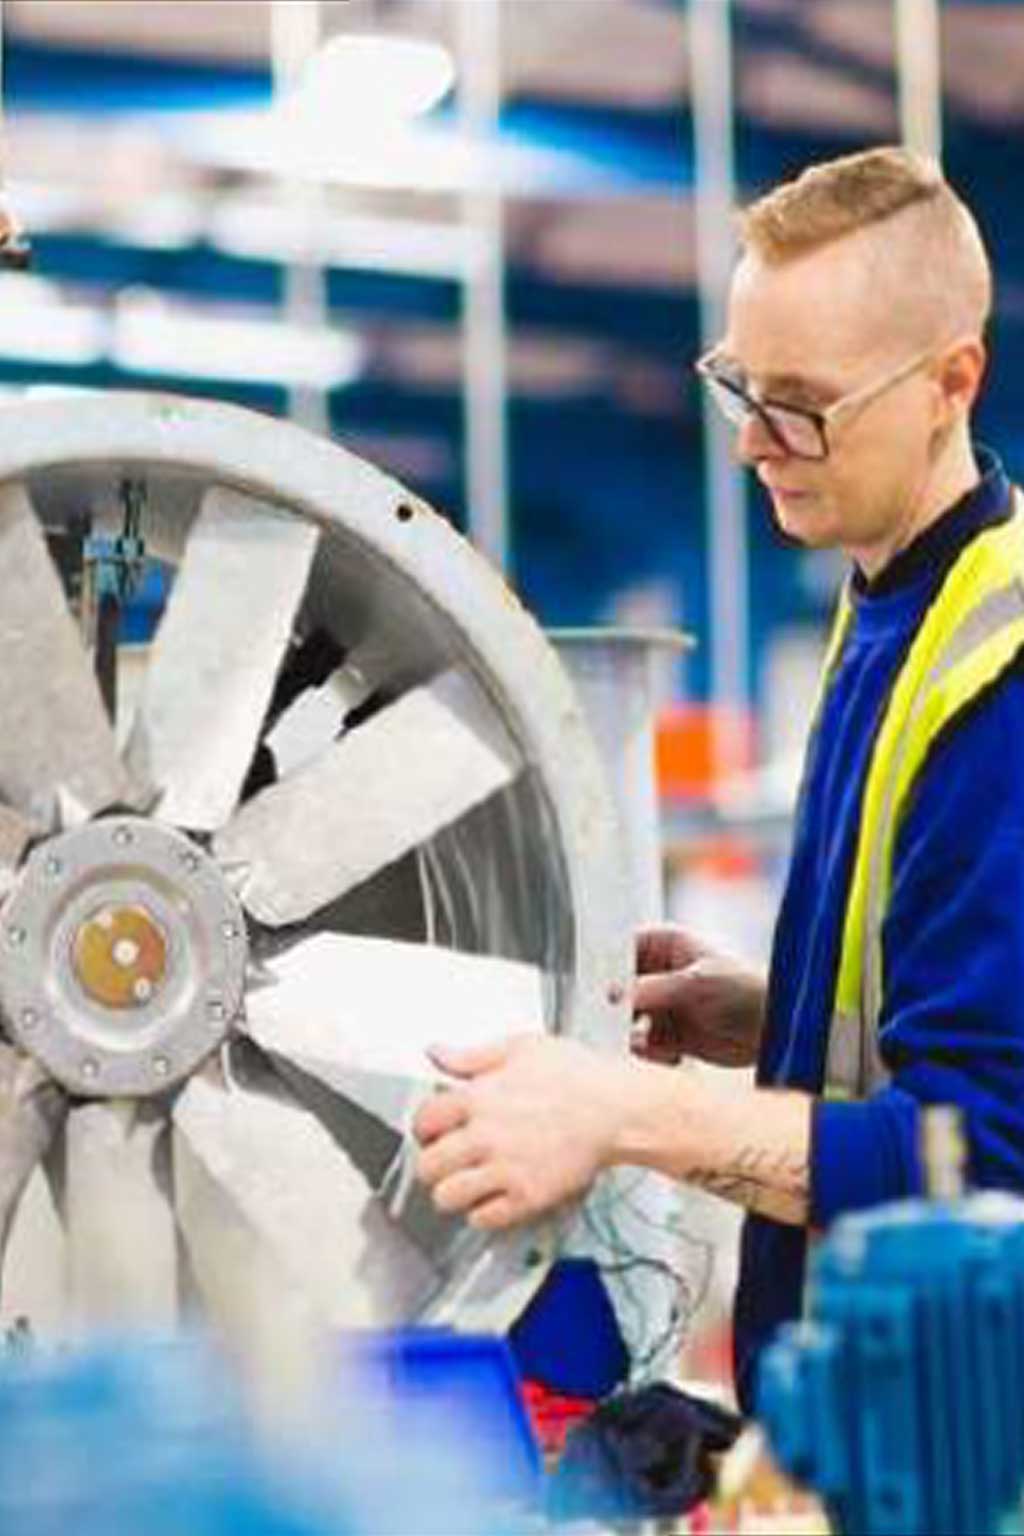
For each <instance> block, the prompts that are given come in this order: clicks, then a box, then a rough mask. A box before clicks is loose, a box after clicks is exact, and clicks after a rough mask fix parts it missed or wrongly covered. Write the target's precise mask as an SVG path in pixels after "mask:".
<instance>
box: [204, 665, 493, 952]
mask: <svg viewBox="0 0 1024 1536" xmlns="http://www.w3.org/2000/svg"><path fill="white" fill-rule="evenodd" d="M521 766H522V760H521V757H520V755H519V753H518V751H517V749H516V747H515V745H514V743H513V742H512V740H511V738H510V737H509V736H508V734H507V733H506V732H505V730H504V728H503V727H502V726H501V724H500V722H499V720H498V718H497V716H496V714H495V712H494V710H493V709H492V708H491V706H490V705H488V704H487V703H486V701H483V700H482V698H481V696H480V694H479V692H478V690H477V689H476V688H475V686H474V685H473V683H472V682H471V680H470V679H469V678H468V677H466V676H464V675H462V674H460V673H458V672H446V673H444V675H443V676H441V677H439V678H437V679H435V680H434V681H433V682H431V683H429V684H427V685H425V686H423V687H420V688H414V689H412V690H411V691H410V692H409V693H406V694H404V695H403V696H402V697H401V698H400V699H397V700H396V701H395V703H393V704H390V705H388V706H387V707H386V708H384V709H382V710H381V711H380V713H379V714H376V715H373V716H371V718H370V719H369V720H367V721H365V722H364V723H363V724H362V725H360V726H358V727H357V728H356V729H355V730H353V731H351V732H349V733H348V734H347V735H346V736H344V737H343V738H342V740H341V741H339V742H337V743H336V744H335V745H334V746H333V747H331V748H330V749H329V750H328V751H327V752H325V753H324V754H323V755H322V756H321V757H319V758H318V759H316V760H315V761H314V762H312V763H309V764H307V765H306V766H305V767H303V768H301V769H300V770H299V771H298V772H297V773H295V774H294V775H293V776H292V777H291V778H289V779H286V780H284V781H283V782H282V783H280V784H275V785H273V786H271V788H269V789H265V790H264V791H263V793H262V794H259V795H256V796H255V797H254V799H252V800H250V801H249V802H248V803H247V804H246V805H244V806H242V808H241V810H239V811H238V813H237V815H235V816H234V817H233V818H232V820H231V821H230V822H229V824H228V825H227V826H226V827H225V828H224V830H223V831H222V832H221V833H219V834H218V836H217V837H216V838H215V840H214V851H215V853H216V854H217V856H218V857H219V858H220V859H222V860H223V861H225V862H227V863H232V864H238V865H243V866H246V877H245V879H244V880H243V881H242V883H241V890H240V895H241V899H242V901H243V903H244V904H245V906H246V907H247V909H248V910H249V912H250V913H251V914H252V915H253V916H254V917H256V918H257V919H259V921H260V922H263V923H267V924H268V925H269V926H271V927H276V926H280V925H282V924H284V923H291V922H298V921H300V920H301V919H302V918H305V917H308V916H309V915H310V913H311V912H315V911H316V910H317V908H318V907H322V906H325V905H326V904H327V903H328V902H329V901H332V900H333V899H334V898H335V897H338V896H341V895H343V894H344V892H346V891H348V890H351V889H352V887H353V886H356V885H358V884H359V883H360V882H361V881H363V880H365V879H367V878H368V877H369V876H370V875H372V874H375V873H376V872H377V871H378V870H380V869H383V868H384V867H385V866H386V865H388V864H391V863H393V862H394V860H396V859H398V858H400V857H401V855H402V854H404V853H408V852H409V850H410V849H412V848H415V847H417V846H419V844H421V843H424V842H426V841H427V840H428V839H429V838H431V837H433V836H434V835H435V834H436V833H437V832H439V831H440V830H441V828H442V827H446V826H449V825H450V824H451V823H453V822H455V821H457V820H458V819H459V817H461V816H463V815H465V814H466V812H467V811H469V810H471V809H472V807H473V806H475V805H478V804H479V803H480V802H481V801H483V800H486V799H487V798H488V797H489V796H490V795H492V794H494V793H496V792H497V791H498V790H500V789H503V788H504V787H505V786H506V785H507V784H509V783H511V781H512V780H513V779H514V778H515V777H516V775H517V774H518V772H519V771H520V768H521Z"/></svg>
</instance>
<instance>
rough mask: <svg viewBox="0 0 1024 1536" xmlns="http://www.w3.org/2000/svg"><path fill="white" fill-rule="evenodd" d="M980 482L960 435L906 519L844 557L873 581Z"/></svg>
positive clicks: (969, 449)
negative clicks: (883, 534)
mask: <svg viewBox="0 0 1024 1536" xmlns="http://www.w3.org/2000/svg"><path fill="white" fill-rule="evenodd" d="M980 479H981V471H980V470H979V469H978V462H977V459H976V458H975V456H974V448H973V446H972V444H971V440H970V436H969V434H968V433H967V432H966V431H964V432H963V433H962V434H958V435H957V437H956V438H955V439H952V440H951V441H950V442H949V443H948V444H947V445H946V448H945V449H944V451H943V452H942V454H941V455H940V456H939V458H937V459H936V461H935V464H934V465H933V467H932V472H931V474H930V475H929V476H928V478H927V480H926V481H925V483H924V485H923V486H922V487H921V490H920V492H919V493H918V495H917V496H916V497H915V498H914V501H913V502H912V503H911V505H910V506H908V508H907V510H906V515H905V516H904V518H903V519H902V520H901V521H900V522H899V523H897V524H895V525H894V526H893V528H892V529H891V531H890V532H889V534H888V535H887V536H886V537H885V538H884V539H881V540H879V541H878V542H877V543H874V544H871V545H869V546H866V547H862V548H859V549H849V550H847V551H846V553H847V554H848V555H849V556H850V558H851V559H852V560H853V561H854V563H855V564H856V565H857V566H858V567H859V568H860V570H861V571H862V572H863V574H864V576H865V577H866V578H867V580H868V581H874V580H875V579H876V578H877V577H878V576H879V575H881V573H882V571H884V570H885V568H886V566H887V565H889V564H890V562H891V561H892V560H894V559H895V558H896V556H897V555H898V554H900V553H901V551H902V550H904V549H907V548H908V547H909V546H910V545H911V544H912V543H913V542H914V540H915V539H916V538H917V537H918V536H919V535H920V534H922V533H923V532H924V531H925V529H926V528H930V527H931V525H932V524H933V523H936V522H938V520H939V518H940V517H942V515H943V514H944V513H945V512H948V511H949V509H950V508H951V507H955V506H956V504H957V502H958V501H960V500H961V498H962V497H964V496H966V495H967V493H968V491H971V490H973V489H974V487H975V486H976V485H977V484H978V481H979V480H980Z"/></svg>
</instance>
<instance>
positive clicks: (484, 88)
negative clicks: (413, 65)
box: [454, 0, 509, 570]
mask: <svg viewBox="0 0 1024 1536" xmlns="http://www.w3.org/2000/svg"><path fill="white" fill-rule="evenodd" d="M454 3H455V18H456V21H457V24H458V56H459V106H460V112H461V118H462V124H463V129H464V131H465V133H466V136H467V138H468V139H469V140H470V142H472V143H473V144H475V145H476V147H477V151H478V153H477V157H476V164H475V167H474V173H473V175H472V177H471V180H470V184H469V186H468V187H467V188H466V192H465V194H464V196H463V200H462V216H463V220H464V223H465V227H466V229H467V230H468V231H470V233H471V235H473V236H475V240H474V241H473V245H472V255H471V258H470V260H469V264H468V267H467V271H466V277H465V283H464V287H463V293H462V341H463V387H464V396H465V418H464V420H465V439H466V450H465V470H466V473H465V479H466V504H467V525H466V528H467V532H468V534H469V537H470V538H471V539H472V541H473V543H474V544H475V545H476V547H477V548H478V549H479V550H480V552H481V553H482V554H483V555H485V556H486V557H487V559H488V560H490V561H491V562H492V564H494V565H496V566H497V567H498V568H499V570H504V569H505V568H506V566H507V564H508V554H509V532H508V425H507V415H506V412H507V406H506V387H507V362H506V352H507V342H506V324H505V286H504V232H503V226H504V218H503V206H502V188H501V184H500V181H499V179H498V177H497V176H496V175H492V174H488V173H487V166H486V160H485V156H486V153H487V149H488V147H489V146H490V145H492V144H493V143H494V142H495V140H496V137H497V129H498V119H499V115H500V111H501V0H473V3H472V4H471V5H467V4H466V3H465V0H461V3H460V0H454Z"/></svg>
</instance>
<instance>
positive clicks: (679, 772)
mask: <svg viewBox="0 0 1024 1536" xmlns="http://www.w3.org/2000/svg"><path fill="white" fill-rule="evenodd" d="M754 740H755V729H754V718H753V716H752V715H751V714H749V713H748V712H746V711H743V710H720V709H716V708H713V707H712V706H711V705H708V704H670V705H668V706H667V708H665V709H663V710H661V712H660V713H659V715H658V719H657V721H656V724H655V746H654V750H655V770H656V776H657V784H658V793H659V795H660V796H661V798H662V799H668V800H706V799H707V798H708V795H709V794H710V792H711V790H712V788H713V787H714V785H715V784H716V783H718V782H719V781H720V780H721V779H722V778H723V777H727V776H728V775H729V774H733V773H740V772H743V771H745V770H747V769H750V768H751V767H752V766H753V763H754Z"/></svg>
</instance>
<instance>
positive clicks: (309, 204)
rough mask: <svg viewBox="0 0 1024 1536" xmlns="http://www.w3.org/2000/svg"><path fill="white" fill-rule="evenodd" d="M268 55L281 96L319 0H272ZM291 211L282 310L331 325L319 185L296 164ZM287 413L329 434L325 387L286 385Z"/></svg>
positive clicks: (304, 321) (311, 49) (315, 20)
mask: <svg viewBox="0 0 1024 1536" xmlns="http://www.w3.org/2000/svg"><path fill="white" fill-rule="evenodd" d="M270 25H271V59H272V66H273V78H274V93H275V96H277V97H280V96H283V95H286V94H287V92H288V91H290V90H292V89H293V88H294V87H295V84H296V82H297V80H298V78H299V75H300V74H301V72H302V69H303V66H304V65H305V63H306V62H307V60H308V59H310V58H311V57H312V55H313V54H314V53H315V52H316V50H317V48H318V47H319V46H320V43H321V41H322V38H321V10H320V0H273V3H272V6H271V12H270ZM286 195H287V197H288V200H289V203H290V205H291V210H292V216H293V217H294V219H295V221H296V226H297V228H298V229H299V230H300V231H304V232H305V245H306V250H307V256H306V259H302V258H299V259H297V260H294V261H291V262H289V263H288V265H287V266H286V268H285V270H284V294H283V298H284V305H283V308H284V314H285V319H286V320H287V321H288V322H289V323H290V324H292V325H295V326H300V327H302V328H304V329H308V330H310V331H319V330H323V329H325V328H326V327H328V326H329V325H330V306H329V304H328V298H327V278H326V274H325V273H324V271H323V268H322V267H320V266H318V265H317V264H316V263H315V262H314V261H313V259H312V256H311V254H310V253H311V251H312V229H313V223H314V220H315V216H316V212H317V209H318V208H319V207H320V205H321V203H322V201H323V189H322V187H321V186H319V185H318V183H317V182H316V181H315V180H314V179H313V178H311V177H304V176H303V175H302V173H301V168H300V167H296V168H295V169H294V170H293V171H292V173H291V174H290V175H289V177H288V179H287V182H286ZM288 414H289V416H290V417H291V418H292V420H293V421H297V422H299V423H300V424H301V425H302V426H304V427H308V428H309V429H310V431H312V432H319V433H320V434H322V435H323V436H325V437H327V436H330V431H331V420H330V400H329V398H328V395H327V392H326V391H325V390H323V389H318V388H316V387H315V386H312V385H294V386H292V387H291V388H290V389H289V391H288Z"/></svg>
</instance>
